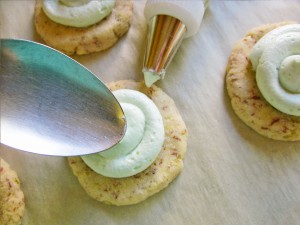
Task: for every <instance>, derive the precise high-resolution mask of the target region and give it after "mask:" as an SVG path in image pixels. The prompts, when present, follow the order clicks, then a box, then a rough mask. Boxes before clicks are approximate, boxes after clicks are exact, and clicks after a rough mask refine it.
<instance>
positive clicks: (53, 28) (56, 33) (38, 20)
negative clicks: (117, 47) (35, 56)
mask: <svg viewBox="0 0 300 225" xmlns="http://www.w3.org/2000/svg"><path fill="white" fill-rule="evenodd" d="M132 15H133V0H128V1H127V0H126V1H124V0H117V1H116V5H115V7H114V8H113V10H112V13H111V14H110V15H109V16H107V17H106V18H105V19H104V20H102V21H100V22H98V23H96V24H94V25H92V26H89V27H86V28H75V27H70V26H64V25H61V24H58V23H55V22H53V21H52V20H51V19H49V18H48V17H47V16H46V14H45V13H44V12H43V9H42V0H36V5H35V18H34V23H35V27H36V31H37V33H38V34H39V35H40V36H41V37H42V39H43V40H44V41H45V42H46V44H47V45H49V46H51V47H53V48H55V49H57V50H59V51H62V52H63V53H65V54H67V55H72V54H78V55H83V54H89V53H92V52H99V51H103V50H105V49H107V48H110V47H111V46H113V45H114V44H115V43H116V42H117V41H118V40H119V39H120V38H121V37H122V36H123V35H124V34H125V33H126V32H127V31H128V29H129V27H130V23H131V18H132Z"/></svg>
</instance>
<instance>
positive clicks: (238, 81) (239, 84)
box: [226, 22, 300, 141]
mask: <svg viewBox="0 0 300 225" xmlns="http://www.w3.org/2000/svg"><path fill="white" fill-rule="evenodd" d="M291 23H293V22H281V23H275V24H267V25H263V26H260V27H256V28H254V29H252V30H251V31H249V32H248V33H247V34H246V35H245V37H244V38H243V39H241V40H240V41H239V42H238V43H237V44H236V45H235V47H234V48H233V50H232V53H231V55H230V57H229V61H228V66H227V70H226V87H227V92H228V95H229V97H230V100H231V105H232V108H233V110H234V112H235V113H236V115H237V116H238V117H239V118H240V119H241V120H242V121H243V122H244V123H245V124H247V125H248V126H249V127H251V128H252V129H253V130H255V131H256V132H257V133H259V134H261V135H263V136H265V137H268V138H271V139H275V140H284V141H297V140H300V117H298V116H292V115H288V114H285V113H282V112H280V111H278V110H277V109H275V108H274V107H273V106H272V105H270V104H269V103H268V102H267V101H266V100H265V99H264V97H263V96H262V94H261V93H260V91H259V89H258V87H257V84H256V78H255V71H254V70H253V69H252V65H251V61H250V59H249V54H250V51H251V49H252V47H253V46H254V45H255V43H256V42H257V41H258V40H259V39H260V38H261V37H262V36H263V35H265V34H266V33H268V32H269V31H271V30H273V29H275V28H277V27H280V26H283V25H286V24H291Z"/></svg>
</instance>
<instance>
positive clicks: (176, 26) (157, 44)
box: [143, 15, 186, 87]
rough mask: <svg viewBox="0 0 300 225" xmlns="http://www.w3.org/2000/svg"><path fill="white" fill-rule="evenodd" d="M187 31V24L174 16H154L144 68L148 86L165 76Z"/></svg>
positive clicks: (151, 22)
mask: <svg viewBox="0 0 300 225" xmlns="http://www.w3.org/2000/svg"><path fill="white" fill-rule="evenodd" d="M185 32H186V26H185V25H184V24H183V23H182V22H181V21H180V20H178V19H176V18H174V17H172V16H167V15H157V16H154V17H152V19H151V20H150V25H149V32H148V40H147V47H146V52H145V56H144V68H143V73H144V78H145V83H146V85H147V86H148V87H150V86H151V85H152V84H153V83H155V82H156V81H158V80H160V79H163V78H164V76H165V73H166V69H167V67H168V65H169V64H170V62H171V60H172V58H173V57H174V55H175V53H176V51H177V49H178V47H179V46H180V44H181V42H182V40H183V38H184V35H185Z"/></svg>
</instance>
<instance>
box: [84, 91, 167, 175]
mask: <svg viewBox="0 0 300 225" xmlns="http://www.w3.org/2000/svg"><path fill="white" fill-rule="evenodd" d="M113 93H114V95H115V97H116V98H117V100H118V101H119V102H120V103H121V106H122V108H123V110H124V114H125V117H126V121H127V130H126V133H125V136H124V138H123V139H122V140H121V142H120V143H119V144H117V145H116V146H114V147H112V148H111V149H109V150H106V151H104V152H101V153H97V154H93V155H88V156H82V159H83V160H84V162H85V163H86V164H87V165H88V166H89V167H90V168H91V169H92V170H94V171H95V172H97V173H99V174H101V175H103V176H107V177H114V178H121V177H128V176H132V175H135V174H137V173H139V172H141V171H143V170H145V169H146V168H148V167H149V166H150V165H151V164H152V163H153V162H154V160H155V159H156V157H157V155H158V154H159V152H160V150H161V148H162V145H163V142H164V125H163V120H162V117H161V114H160V112H159V110H158V108H157V107H156V105H155V104H154V103H153V102H152V100H151V99H149V98H148V97H147V96H146V95H144V94H143V93H141V92H138V91H134V90H125V89H122V90H118V91H114V92H113Z"/></svg>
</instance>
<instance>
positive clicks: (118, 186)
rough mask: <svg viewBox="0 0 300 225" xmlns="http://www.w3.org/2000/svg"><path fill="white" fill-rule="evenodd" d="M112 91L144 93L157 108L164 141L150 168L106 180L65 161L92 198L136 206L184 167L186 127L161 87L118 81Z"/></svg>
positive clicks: (71, 159) (76, 159)
mask: <svg viewBox="0 0 300 225" xmlns="http://www.w3.org/2000/svg"><path fill="white" fill-rule="evenodd" d="M108 87H109V88H110V89H111V90H112V91H114V90H117V89H133V90H138V91H140V92H143V93H144V94H146V95H147V96H148V97H150V98H151V99H152V101H153V102H154V103H155V105H156V106H157V107H158V109H159V111H160V113H161V115H162V117H163V122H164V129H165V142H164V144H163V147H162V149H161V151H160V153H159V155H158V157H157V158H156V160H155V161H154V163H152V165H151V166H150V167H148V168H147V169H146V170H144V171H142V172H140V173H138V174H136V175H134V176H131V177H126V178H109V177H104V176H101V175H99V174H97V173H95V172H94V171H93V170H91V169H90V168H89V167H88V166H87V165H86V164H85V163H84V162H83V160H82V159H81V158H80V157H69V158H68V162H69V165H70V167H71V168H72V171H73V173H74V174H75V176H77V178H78V180H79V182H80V184H81V185H82V187H83V188H84V189H85V191H86V192H87V193H88V194H89V195H90V196H91V197H92V198H94V199H96V200H98V201H101V202H104V203H106V204H113V205H130V204H136V203H138V202H141V201H143V200H145V199H146V198H148V197H149V196H151V195H153V194H155V193H157V192H159V191H160V190H162V189H164V188H165V187H167V186H168V184H169V183H170V182H171V181H172V180H174V179H175V177H176V176H177V175H178V174H179V173H180V171H181V170H182V168H183V159H184V156H185V152H186V147H187V128H186V126H185V123H184V121H183V120H182V118H181V116H180V114H179V112H178V110H177V108H176V105H175V103H174V101H173V100H172V99H171V98H170V97H169V96H168V95H167V94H166V93H164V92H163V91H162V90H161V89H160V88H158V87H156V86H154V85H153V86H152V87H151V88H147V87H146V86H145V84H144V83H139V82H134V81H129V80H126V81H118V82H115V83H110V84H108Z"/></svg>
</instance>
